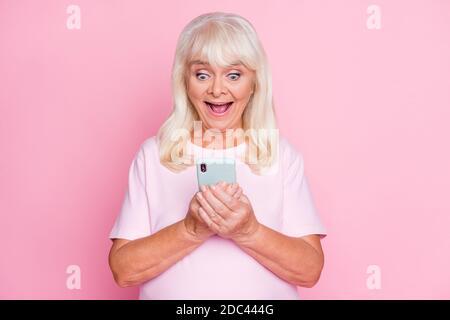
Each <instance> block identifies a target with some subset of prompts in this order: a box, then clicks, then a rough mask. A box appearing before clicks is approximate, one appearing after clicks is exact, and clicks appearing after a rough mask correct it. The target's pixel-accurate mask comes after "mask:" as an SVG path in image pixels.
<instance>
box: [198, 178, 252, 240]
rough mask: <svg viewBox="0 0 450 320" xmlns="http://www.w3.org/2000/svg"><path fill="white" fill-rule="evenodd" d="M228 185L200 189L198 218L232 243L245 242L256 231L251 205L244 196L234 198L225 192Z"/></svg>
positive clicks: (219, 184)
mask: <svg viewBox="0 0 450 320" xmlns="http://www.w3.org/2000/svg"><path fill="white" fill-rule="evenodd" d="M227 186H228V184H227V183H225V182H221V183H218V184H216V185H214V186H207V187H202V192H198V193H197V199H198V202H199V203H200V206H201V207H200V208H199V210H198V214H199V216H200V217H201V218H202V219H203V221H204V222H205V223H206V224H207V225H208V226H209V228H210V229H211V230H213V231H215V232H216V233H217V235H219V236H221V237H223V238H228V239H232V240H234V241H237V242H239V241H246V240H248V239H250V238H251V237H252V236H253V235H254V234H255V233H256V231H257V230H258V228H259V226H260V224H259V222H258V221H257V220H256V216H255V214H254V212H253V208H252V205H251V204H250V201H249V199H248V198H247V196H246V195H244V194H242V192H240V193H239V194H238V195H237V196H236V197H233V196H230V195H228V194H227V193H226V192H225V189H226V188H227Z"/></svg>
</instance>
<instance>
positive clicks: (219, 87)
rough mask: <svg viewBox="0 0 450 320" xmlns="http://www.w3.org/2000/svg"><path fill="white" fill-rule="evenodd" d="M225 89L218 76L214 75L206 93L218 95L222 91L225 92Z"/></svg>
mask: <svg viewBox="0 0 450 320" xmlns="http://www.w3.org/2000/svg"><path fill="white" fill-rule="evenodd" d="M226 91H227V89H226V87H225V85H224V83H223V81H222V79H221V78H220V77H215V78H214V80H213V82H212V86H211V87H210V90H209V92H208V93H212V95H213V96H214V97H220V95H221V94H222V93H226Z"/></svg>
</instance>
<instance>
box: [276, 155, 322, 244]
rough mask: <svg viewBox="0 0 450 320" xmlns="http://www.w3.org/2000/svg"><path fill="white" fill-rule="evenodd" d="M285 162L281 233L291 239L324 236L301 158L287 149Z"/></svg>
mask: <svg viewBox="0 0 450 320" xmlns="http://www.w3.org/2000/svg"><path fill="white" fill-rule="evenodd" d="M287 153H288V155H287V159H286V160H285V161H286V162H285V168H286V171H285V176H284V188H283V189H284V190H283V228H282V233H283V234H285V235H288V236H291V237H303V236H306V235H310V234H318V235H320V237H321V238H323V237H325V236H326V233H327V231H326V229H325V227H324V225H323V224H322V222H321V220H320V217H319V216H318V214H317V211H316V208H315V205H314V201H313V198H312V196H311V193H310V190H309V185H308V181H307V178H306V176H305V172H304V161H303V156H302V155H301V154H300V153H299V152H297V151H295V149H293V148H292V147H288V150H287Z"/></svg>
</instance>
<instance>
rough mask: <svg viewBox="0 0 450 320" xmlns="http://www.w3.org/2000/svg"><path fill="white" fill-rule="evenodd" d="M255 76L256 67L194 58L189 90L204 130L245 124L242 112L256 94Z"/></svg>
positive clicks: (188, 79)
mask: <svg viewBox="0 0 450 320" xmlns="http://www.w3.org/2000/svg"><path fill="white" fill-rule="evenodd" d="M254 77H255V74H254V71H252V70H250V69H247V68H246V67H245V66H244V65H242V64H237V65H233V66H232V67H227V68H221V67H213V66H211V65H209V64H208V63H206V62H202V61H193V62H191V64H190V67H189V69H188V75H187V93H188V97H189V99H190V101H191V103H192V105H193V106H194V107H195V109H196V110H197V112H198V114H199V116H200V120H201V121H202V125H203V128H204V130H207V129H218V130H220V131H221V132H225V130H226V129H237V128H242V113H243V112H244V109H245V107H246V106H247V103H248V102H249V100H250V98H251V96H252V94H253V90H254Z"/></svg>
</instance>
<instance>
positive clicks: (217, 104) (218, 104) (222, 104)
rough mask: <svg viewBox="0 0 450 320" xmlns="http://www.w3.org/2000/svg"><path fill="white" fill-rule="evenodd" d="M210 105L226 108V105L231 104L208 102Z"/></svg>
mask: <svg viewBox="0 0 450 320" xmlns="http://www.w3.org/2000/svg"><path fill="white" fill-rule="evenodd" d="M208 103H209V104H213V105H215V106H224V105H226V104H229V103H230V102H224V103H211V102H208Z"/></svg>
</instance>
